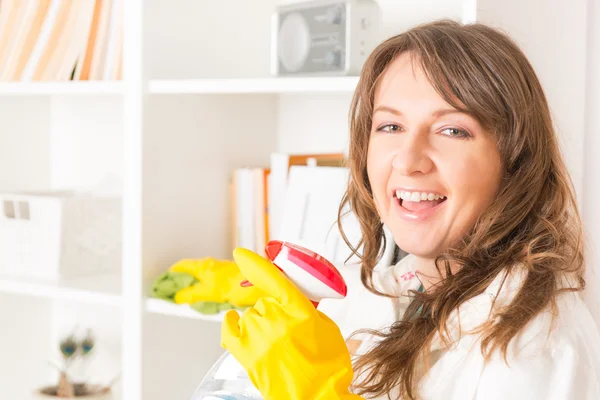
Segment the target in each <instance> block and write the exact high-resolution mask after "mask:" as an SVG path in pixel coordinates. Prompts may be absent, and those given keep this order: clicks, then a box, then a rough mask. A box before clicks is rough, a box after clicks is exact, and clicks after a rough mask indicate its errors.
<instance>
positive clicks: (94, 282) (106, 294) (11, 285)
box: [0, 271, 123, 307]
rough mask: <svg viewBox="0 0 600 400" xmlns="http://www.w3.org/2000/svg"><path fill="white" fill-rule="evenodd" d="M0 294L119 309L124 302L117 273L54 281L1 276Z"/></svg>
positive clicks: (119, 275) (119, 277)
mask: <svg viewBox="0 0 600 400" xmlns="http://www.w3.org/2000/svg"><path fill="white" fill-rule="evenodd" d="M0 293H11V294H18V295H23V296H31V297H41V298H47V299H51V300H62V301H72V302H81V303H90V304H97V305H105V306H110V307H120V306H121V304H122V300H123V299H122V296H121V274H120V272H119V271H117V272H112V273H107V274H103V275H96V276H85V277H76V278H70V279H61V280H56V281H43V280H35V279H26V278H19V277H14V276H0Z"/></svg>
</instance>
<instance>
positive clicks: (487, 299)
mask: <svg viewBox="0 0 600 400" xmlns="http://www.w3.org/2000/svg"><path fill="white" fill-rule="evenodd" d="M392 268H393V272H392V275H393V277H394V279H393V282H389V283H387V284H386V286H388V287H384V288H383V289H384V291H385V292H386V293H390V294H393V295H396V296H398V302H400V303H403V304H408V303H409V302H410V300H411V295H410V293H409V291H410V290H418V289H419V287H420V285H421V282H420V281H419V279H418V278H417V275H416V274H417V270H416V257H414V256H413V255H408V256H406V257H405V258H403V259H402V260H400V262H398V263H397V264H396V265H394V266H393V267H392ZM525 276H526V270H525V268H524V267H522V266H518V265H517V266H515V268H513V269H512V270H510V273H509V270H508V269H505V270H503V271H502V272H500V273H499V274H498V275H497V276H496V278H494V280H493V281H492V283H491V284H490V285H489V286H488V287H487V288H486V289H485V290H484V291H483V292H482V293H481V294H479V295H477V296H475V297H473V298H471V299H469V300H467V301H466V302H464V303H463V304H461V305H460V307H458V309H456V310H454V311H453V312H452V313H451V314H450V317H449V318H448V321H447V323H446V324H447V327H448V332H447V334H448V337H447V338H446V341H447V342H448V344H449V345H450V346H454V345H457V344H458V343H459V342H460V340H461V339H462V337H463V336H464V335H468V334H469V333H470V332H472V331H473V330H475V329H477V328H478V327H479V326H481V325H482V324H483V323H485V322H486V321H487V320H488V319H489V318H491V317H492V314H493V312H492V311H493V309H494V310H498V309H499V308H501V307H503V306H505V305H507V304H509V303H510V302H511V301H512V299H513V298H514V296H515V295H516V293H517V292H518V290H519V289H520V287H521V285H522V284H523V280H524V279H525ZM505 277H506V279H505ZM389 285H393V287H390V286H389ZM494 299H495V301H494ZM492 308H493V309H492ZM444 347H446V346H445V345H444V341H443V340H442V338H441V336H440V334H439V332H438V333H436V335H435V337H434V338H433V341H432V345H431V350H432V351H433V350H438V349H441V348H444Z"/></svg>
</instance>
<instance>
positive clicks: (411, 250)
mask: <svg viewBox="0 0 600 400" xmlns="http://www.w3.org/2000/svg"><path fill="white" fill-rule="evenodd" d="M418 239H419V238H407V240H396V244H397V245H398V247H399V248H400V249H402V251H404V252H406V253H408V254H412V255H413V256H416V257H419V258H427V259H435V258H436V257H437V256H439V255H440V254H441V253H442V247H443V246H442V245H441V243H440V244H438V243H436V242H432V241H431V239H425V238H423V239H422V240H418Z"/></svg>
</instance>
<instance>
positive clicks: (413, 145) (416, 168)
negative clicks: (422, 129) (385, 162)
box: [392, 132, 433, 176]
mask: <svg viewBox="0 0 600 400" xmlns="http://www.w3.org/2000/svg"><path fill="white" fill-rule="evenodd" d="M392 167H393V169H394V170H396V171H398V172H399V173H400V174H402V175H406V176H408V175H413V174H419V173H421V174H426V173H428V172H430V171H431V170H432V168H433V161H432V160H431V158H430V157H429V143H428V139H427V135H424V134H421V133H419V132H407V133H406V134H405V135H404V137H403V140H402V141H401V142H400V143H398V146H397V147H396V154H395V155H394V158H393V160H392Z"/></svg>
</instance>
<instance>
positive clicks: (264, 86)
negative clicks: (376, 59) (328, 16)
mask: <svg viewBox="0 0 600 400" xmlns="http://www.w3.org/2000/svg"><path fill="white" fill-rule="evenodd" d="M357 83H358V77H357V76H341V77H314V78H313V77H293V78H259V79H155V80H151V81H150V82H149V84H148V90H149V92H150V93H155V94H161V93H162V94H241V93H250V94H252V93H255V94H259V93H266V94H277V93H352V92H354V90H355V89H356V85H357Z"/></svg>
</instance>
